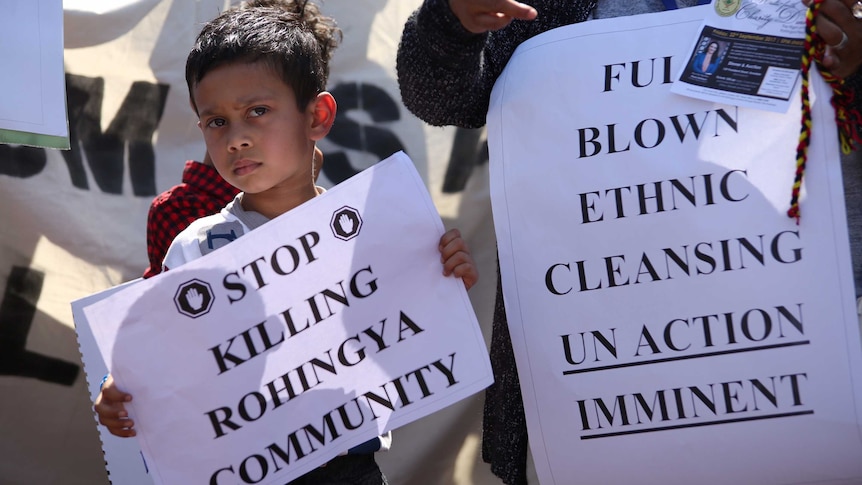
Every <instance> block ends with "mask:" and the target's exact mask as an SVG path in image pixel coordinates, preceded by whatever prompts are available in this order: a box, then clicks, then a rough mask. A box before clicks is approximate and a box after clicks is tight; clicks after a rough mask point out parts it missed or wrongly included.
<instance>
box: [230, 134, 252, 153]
mask: <svg viewBox="0 0 862 485" xmlns="http://www.w3.org/2000/svg"><path fill="white" fill-rule="evenodd" d="M251 145H252V143H251V138H250V137H249V136H248V133H247V132H246V131H245V130H234V131H232V132H231V134H230V138H229V140H228V150H229V151H232V152H234V151H237V150H242V149H245V148H250V147H251Z"/></svg>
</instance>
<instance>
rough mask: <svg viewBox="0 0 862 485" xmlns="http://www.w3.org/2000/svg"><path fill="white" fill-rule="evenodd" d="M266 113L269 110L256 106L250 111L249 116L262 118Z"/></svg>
mask: <svg viewBox="0 0 862 485" xmlns="http://www.w3.org/2000/svg"><path fill="white" fill-rule="evenodd" d="M267 111H269V109H267V108H264V107H263V106H257V107H254V108H252V109H251V113H250V115H249V116H251V117H252V118H254V117H256V116H262V115H263V114H265V113H266V112H267Z"/></svg>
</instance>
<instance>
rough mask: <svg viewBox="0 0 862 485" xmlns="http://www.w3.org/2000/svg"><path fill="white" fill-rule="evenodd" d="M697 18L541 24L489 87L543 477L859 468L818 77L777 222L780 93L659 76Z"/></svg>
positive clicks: (496, 196) (840, 231) (855, 471)
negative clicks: (690, 85) (764, 104)
mask: <svg viewBox="0 0 862 485" xmlns="http://www.w3.org/2000/svg"><path fill="white" fill-rule="evenodd" d="M705 8H708V7H705ZM702 16H703V9H698V8H691V9H682V10H678V11H673V12H668V13H663V14H653V15H649V16H640V17H637V18H622V19H615V20H607V21H591V22H586V23H584V24H581V25H575V26H570V27H566V28H562V29H558V30H555V31H552V32H548V33H546V34H543V35H541V36H538V37H536V38H533V39H531V40H530V41H528V42H525V43H524V44H523V45H521V46H520V48H519V49H518V51H517V52H516V53H515V55H514V56H513V57H512V58H511V60H510V61H509V63H508V66H507V68H506V70H505V72H504V73H503V75H502V76H501V77H500V79H499V80H498V82H497V85H496V87H495V90H494V94H493V96H492V107H491V110H490V113H489V115H488V130H489V135H488V136H489V149H490V154H491V164H492V165H491V189H492V204H493V209H494V219H495V223H496V229H497V236H498V237H497V239H498V243H499V251H500V265H501V271H502V277H503V285H504V295H505V300H506V310H507V314H508V317H509V326H510V330H511V335H512V340H513V346H514V349H515V353H516V358H517V362H518V370H519V376H520V378H521V386H522V390H523V393H524V401H525V408H526V412H527V422H528V429H529V434H530V446H531V450H532V452H533V457H534V459H535V462H536V467H537V470H538V473H539V478H540V479H541V481H542V483H543V484H557V485H563V484H571V483H575V482H577V483H601V484H608V485H610V484H623V483H661V484H667V485H671V484H690V483H756V484H759V485H766V484H802V483H827V482H828V483H836V482H841V481H843V482H841V483H859V480H862V427H860V416H862V380H860V370H862V357H860V345H859V332H858V328H857V323H856V312H855V305H854V293H853V282H852V279H851V274H850V272H851V271H850V270H851V265H850V258H849V249H848V244H847V230H846V223H845V214H844V207H843V197H842V185H841V179H840V167H839V155H838V144H837V136H836V130H835V126H834V121H832V111H831V108H830V106H829V99H828V96H829V91H828V89H826V88H825V85H824V84H823V83H822V81H821V80H820V79H819V78H816V79H814V81H815V82H814V85H815V88H816V89H815V91H814V93H815V97H816V99H814V100H813V105H814V107H813V109H814V112H813V120H814V125H813V136H812V139H811V147H810V150H809V155H808V165H807V169H806V171H805V179H804V191H803V197H802V201H801V212H802V216H801V222H800V223H799V224H798V225H797V223H796V221H795V220H793V219H791V218H789V217H788V216H787V215H786V211H787V209H788V207H789V202H790V195H791V187H792V184H793V177H794V172H795V160H796V156H795V155H796V154H795V150H796V146H797V141H798V137H799V129H800V103H799V102H798V100H797V102H796V104H795V105H794V107H793V108H791V109H790V112H789V113H788V114H777V113H770V112H766V111H757V110H752V109H745V108H737V107H734V106H729V105H722V104H713V103H711V102H706V101H701V100H695V99H691V98H686V97H682V96H679V95H675V94H672V93H670V91H669V88H670V79H671V78H672V76H673V74H674V73H676V72H678V70H679V63H680V62H686V60H687V57H686V52H685V50H684V49H685V47H686V46H689V45H690V44H691V39H692V38H693V36H696V35H697V34H698V28H699V26H700V24H701V21H702ZM598 46H600V47H601V48H597V47H598ZM560 60H565V62H560Z"/></svg>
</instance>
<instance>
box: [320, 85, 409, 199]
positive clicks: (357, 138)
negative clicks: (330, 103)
mask: <svg viewBox="0 0 862 485" xmlns="http://www.w3.org/2000/svg"><path fill="white" fill-rule="evenodd" d="M332 95H333V96H335V98H336V99H338V107H339V110H340V111H341V112H342V113H348V112H349V111H351V110H362V111H365V112H366V113H367V114H368V115H369V116H371V119H372V121H374V122H375V123H381V122H386V121H397V120H399V119H401V113H400V111H399V107H398V104H397V103H396V102H395V101H394V100H393V99H392V98H391V97H390V96H389V93H387V92H386V91H384V90H383V89H381V88H379V87H377V86H374V85H372V84H365V83H342V84H339V85H337V86H335V88H333V89H332ZM327 139H329V140H331V141H332V142H333V143H335V144H336V145H339V146H342V147H344V148H349V149H352V150H359V151H362V152H366V153H372V154H374V155H376V156H377V157H379V159H383V158H386V157H388V156H389V155H392V154H393V153H395V152H397V151H400V150H404V145H403V144H402V143H401V141H400V140H399V139H398V137H397V136H395V134H394V133H392V132H391V131H389V130H387V129H384V128H380V127H379V126H368V125H363V124H360V123H358V122H356V121H354V120H352V119H350V117H349V116H339V117H338V118H336V120H335V124H333V125H332V130H331V131H330V132H329V136H327ZM360 170H361V168H360V169H357V168H356V167H354V166H353V165H351V163H350V160H348V157H347V154H346V153H344V152H335V153H332V154H327V155H326V161H325V163H324V164H323V173H324V175H326V178H328V179H329V180H331V181H332V182H333V183H336V184H337V183H339V182H343V181H344V180H347V179H348V178H350V177H352V176H353V175H356V174H357V173H359V172H360Z"/></svg>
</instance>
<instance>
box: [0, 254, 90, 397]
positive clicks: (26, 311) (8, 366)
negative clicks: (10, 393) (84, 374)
mask: <svg viewBox="0 0 862 485" xmlns="http://www.w3.org/2000/svg"><path fill="white" fill-rule="evenodd" d="M44 279H45V274H44V273H42V272H40V271H35V270H32V269H29V268H23V267H21V266H13V267H12V272H11V273H10V274H9V281H8V282H7V283H6V293H5V294H4V295H3V302H2V303H0V375H7V376H20V377H33V378H36V379H40V380H43V381H47V382H51V383H54V384H62V385H64V386H71V385H72V384H74V382H75V379H76V378H77V377H78V370H79V369H80V367H79V366H78V365H76V364H73V363H71V362H66V361H64V360H60V359H56V358H53V357H47V356H44V355H40V354H37V353H35V352H29V351H28V350H27V349H26V346H27V336H28V334H29V333H30V327H31V326H32V325H33V317H34V316H35V315H36V302H37V301H39V295H40V294H41V293H42V282H43V280H44Z"/></svg>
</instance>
